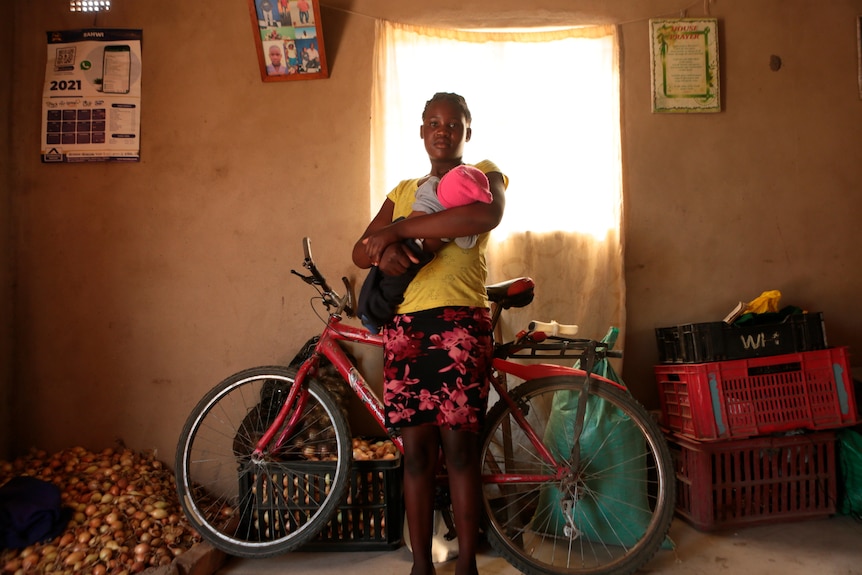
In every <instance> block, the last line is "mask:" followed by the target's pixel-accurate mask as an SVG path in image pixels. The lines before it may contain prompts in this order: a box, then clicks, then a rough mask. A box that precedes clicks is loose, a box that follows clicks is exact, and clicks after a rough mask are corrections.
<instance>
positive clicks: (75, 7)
mask: <svg viewBox="0 0 862 575" xmlns="http://www.w3.org/2000/svg"><path fill="white" fill-rule="evenodd" d="M110 9H111V0H69V11H70V12H102V11H106V10H110Z"/></svg>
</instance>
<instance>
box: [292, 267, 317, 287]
mask: <svg viewBox="0 0 862 575" xmlns="http://www.w3.org/2000/svg"><path fill="white" fill-rule="evenodd" d="M290 273H292V274H293V275H295V276H298V277H299V278H300V279H302V281H304V282H305V283H307V284H312V285H313V284H314V276H304V275H302V274H301V273H299V272H298V271H296V270H290Z"/></svg>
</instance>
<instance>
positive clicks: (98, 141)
mask: <svg viewBox="0 0 862 575" xmlns="http://www.w3.org/2000/svg"><path fill="white" fill-rule="evenodd" d="M141 37H142V31H141V30H121V29H95V28H93V29H84V30H65V31H59V32H58V31H54V32H48V50H47V55H48V58H47V65H46V68H45V87H44V90H43V94H42V133H41V138H42V150H41V152H42V162H44V163H64V162H66V163H70V162H104V161H132V162H136V161H139V160H140V153H141V142H140V140H141Z"/></svg>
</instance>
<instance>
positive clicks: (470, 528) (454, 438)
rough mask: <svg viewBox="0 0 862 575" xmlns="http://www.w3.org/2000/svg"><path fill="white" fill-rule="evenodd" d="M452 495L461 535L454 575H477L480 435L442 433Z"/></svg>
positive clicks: (456, 523)
mask: <svg viewBox="0 0 862 575" xmlns="http://www.w3.org/2000/svg"><path fill="white" fill-rule="evenodd" d="M440 435H441V439H442V441H443V452H444V453H445V454H446V469H447V471H448V473H449V494H450V497H451V499H452V511H453V514H454V516H455V517H454V519H455V529H456V531H457V532H458V561H457V563H456V564H455V575H478V573H479V571H478V568H477V567H476V550H477V549H478V546H479V529H480V522H481V514H482V508H481V504H480V496H481V493H482V492H481V485H482V467H481V462H480V461H479V448H480V438H479V434H477V433H470V432H466V431H452V430H441V431H440Z"/></svg>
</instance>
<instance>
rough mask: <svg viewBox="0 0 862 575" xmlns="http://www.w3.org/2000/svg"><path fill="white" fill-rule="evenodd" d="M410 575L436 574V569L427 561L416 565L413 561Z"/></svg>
mask: <svg viewBox="0 0 862 575" xmlns="http://www.w3.org/2000/svg"><path fill="white" fill-rule="evenodd" d="M410 575H437V571H436V570H435V569H434V564H433V563H428V564H427V565H417V564H416V563H414V564H413V568H412V569H411V570H410ZM477 575H478V574H477Z"/></svg>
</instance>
